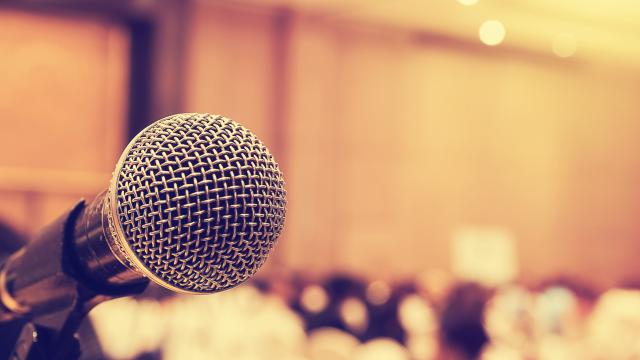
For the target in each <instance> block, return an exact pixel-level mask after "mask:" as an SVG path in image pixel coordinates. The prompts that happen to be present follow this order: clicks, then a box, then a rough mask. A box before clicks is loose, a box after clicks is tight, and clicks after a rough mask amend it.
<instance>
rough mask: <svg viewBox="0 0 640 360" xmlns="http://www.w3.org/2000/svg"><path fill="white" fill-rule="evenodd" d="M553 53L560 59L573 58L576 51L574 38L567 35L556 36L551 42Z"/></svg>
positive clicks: (571, 35)
mask: <svg viewBox="0 0 640 360" xmlns="http://www.w3.org/2000/svg"><path fill="white" fill-rule="evenodd" d="M551 49H552V50H553V53H554V54H556V55H558V56H559V57H562V58H567V57H570V56H573V54H575V53H576V50H577V49H578V44H577V41H576V38H575V36H573V34H569V33H563V34H558V35H556V37H554V38H553V41H552V42H551Z"/></svg>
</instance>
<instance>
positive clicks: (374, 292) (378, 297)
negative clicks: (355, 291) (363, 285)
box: [367, 281, 391, 305]
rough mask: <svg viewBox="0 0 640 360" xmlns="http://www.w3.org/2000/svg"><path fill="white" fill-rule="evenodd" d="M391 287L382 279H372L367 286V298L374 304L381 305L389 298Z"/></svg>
mask: <svg viewBox="0 0 640 360" xmlns="http://www.w3.org/2000/svg"><path fill="white" fill-rule="evenodd" d="M390 296H391V287H390V286H389V285H388V284H387V283H385V282H384V281H374V282H372V283H371V284H369V286H367V300H368V301H369V302H370V303H372V304H374V305H382V304H384V303H386V302H387V300H389V297H390Z"/></svg>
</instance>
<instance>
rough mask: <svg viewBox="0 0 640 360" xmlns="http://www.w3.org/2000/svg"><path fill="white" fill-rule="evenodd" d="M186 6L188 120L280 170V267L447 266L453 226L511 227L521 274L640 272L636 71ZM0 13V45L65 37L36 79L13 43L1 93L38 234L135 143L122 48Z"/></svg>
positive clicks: (374, 269) (374, 29)
mask: <svg viewBox="0 0 640 360" xmlns="http://www.w3.org/2000/svg"><path fill="white" fill-rule="evenodd" d="M188 4H189V5H188V11H187V17H186V18H185V19H184V21H185V22H186V23H187V26H186V29H185V30H186V33H185V43H186V46H185V49H186V50H185V51H186V54H185V58H184V67H185V69H184V70H185V71H184V73H185V76H184V79H182V86H183V89H182V92H181V95H182V96H183V97H184V100H183V103H184V109H183V110H184V111H190V112H191V111H197V112H213V113H220V114H225V115H227V116H230V117H232V118H234V119H236V120H238V121H240V122H242V123H244V124H246V125H247V126H248V127H249V128H250V129H252V130H253V131H254V132H255V133H256V134H257V135H258V136H260V137H261V138H262V139H264V141H265V143H266V144H267V146H269V147H270V148H271V149H273V152H274V154H275V155H276V158H277V159H278V160H279V162H281V163H282V164H283V167H284V169H285V174H286V180H287V185H288V188H287V189H288V194H289V207H288V214H287V216H288V217H287V224H286V233H285V236H284V238H283V239H282V241H281V243H280V246H279V248H278V250H277V255H276V257H275V260H274V261H271V262H270V264H271V266H274V264H275V265H284V266H290V267H292V268H294V269H299V270H303V271H308V272H312V273H323V272H328V271H334V270H348V271H357V272H363V273H365V274H367V275H371V276H387V275H388V274H395V275H406V274H414V273H416V272H420V271H424V270H429V269H434V268H437V269H445V270H446V269H450V267H451V258H450V252H451V239H452V236H453V234H454V233H456V231H458V230H459V229H461V228H467V227H472V228H473V227H477V228H499V229H504V230H505V231H506V232H507V233H509V234H512V236H513V239H514V241H515V243H516V248H517V255H518V258H519V263H520V274H521V277H522V278H523V279H525V280H535V279H540V278H541V277H546V276H554V275H559V274H564V275H567V274H568V275H578V276H579V277H582V278H587V279H593V280H594V281H596V282H597V283H598V284H600V285H611V284H613V283H616V282H619V281H621V280H623V279H626V278H628V277H635V274H636V272H637V271H638V270H640V269H638V267H637V266H636V264H635V263H636V262H635V261H634V260H635V254H636V251H637V250H638V248H639V247H640V245H637V244H636V237H637V235H638V234H639V233H640V228H639V227H640V225H637V224H638V222H637V221H636V219H635V216H636V214H637V213H638V211H637V210H640V209H638V205H637V203H638V200H639V198H640V196H639V195H640V187H639V186H638V185H637V184H638V183H639V182H638V181H637V180H640V179H638V178H639V177H640V171H639V170H638V169H640V157H638V156H637V154H638V150H640V149H638V147H640V145H637V144H638V142H637V141H636V139H635V136H636V135H635V134H637V133H638V131H639V130H640V121H638V119H639V115H640V110H638V109H636V106H635V105H636V99H635V98H636V95H635V94H636V93H637V92H638V90H639V89H638V88H639V87H640V72H639V71H638V69H637V68H632V67H629V68H616V67H614V66H612V65H611V64H609V63H606V62H603V61H602V60H591V59H590V58H586V57H579V56H578V57H575V58H572V59H566V60H560V59H555V58H552V57H551V56H547V55H542V54H539V53H532V52H527V51H524V50H523V51H520V50H518V51H512V50H510V49H508V48H506V49H500V48H488V47H487V48H484V47H481V46H469V44H468V43H465V42H460V41H457V40H456V39H447V38H443V39H438V41H432V40H429V38H424V37H420V36H416V34H414V33H412V32H411V31H410V30H407V29H399V28H394V27H384V26H379V25H375V24H370V23H362V22H357V21H349V20H332V19H331V18H330V17H326V16H322V14H317V13H313V12H304V11H301V12H294V11H289V10H283V9H280V8H268V7H264V8H261V7H256V6H244V5H238V4H235V5H234V4H227V3H221V2H216V1H193V2H189V3H188ZM0 16H3V17H4V18H3V19H2V22H1V23H2V26H3V28H4V27H5V26H7V25H5V24H13V25H10V26H9V27H8V28H9V29H14V28H15V29H14V30H13V32H11V31H10V32H6V31H5V32H0V48H4V47H8V48H10V49H20V48H22V47H31V46H35V45H34V44H44V45H42V46H45V45H47V46H54V45H51V44H60V45H55V46H58V47H57V48H56V49H54V50H55V51H53V50H51V49H49V50H47V52H43V54H45V53H46V54H47V55H46V56H30V57H29V61H36V62H43V64H44V65H42V66H43V67H44V69H49V70H47V71H42V72H41V73H39V75H34V74H33V73H32V69H34V68H38V66H40V65H37V64H36V65H37V66H36V65H29V66H28V67H25V66H24V65H23V64H24V61H23V60H20V58H19V57H17V56H18V55H15V54H21V52H19V51H18V52H15V54H14V52H12V55H11V57H9V58H8V59H9V60H7V58H4V59H2V60H1V61H2V62H3V66H2V68H3V69H9V68H10V69H14V68H15V69H17V70H12V72H13V74H12V75H11V77H9V79H13V80H11V82H9V83H8V84H13V85H11V86H6V87H5V88H4V89H5V91H6V92H11V94H2V96H0V109H1V110H2V111H4V113H5V114H6V113H7V111H9V113H10V114H12V115H11V116H10V117H6V118H10V119H12V121H5V123H6V124H8V125H6V126H8V127H7V128H8V129H11V131H13V133H12V134H11V135H8V134H7V133H3V134H0V137H1V138H0V139H1V140H2V141H1V142H0V143H2V144H0V146H5V149H4V150H3V151H2V152H0V154H5V155H4V156H3V157H0V165H1V166H4V167H6V168H7V169H14V168H20V169H21V170H19V171H23V170H24V169H29V171H35V174H36V175H35V176H32V175H31V174H32V173H31V172H24V173H23V175H16V176H18V177H17V178H18V179H28V182H29V183H30V182H32V181H33V182H34V183H36V184H38V186H40V187H38V190H37V194H38V195H37V199H38V200H37V202H36V203H35V204H38V205H33V204H34V202H33V201H31V199H32V198H31V197H28V196H31V195H25V194H32V193H33V191H32V190H31V188H27V189H26V190H24V189H22V187H21V186H22V185H21V184H22V183H21V181H22V180H19V181H15V179H14V178H11V179H10V180H7V181H5V180H2V179H0V180H2V181H4V184H9V185H5V186H4V188H5V189H9V190H8V191H7V190H5V191H4V192H3V193H2V206H3V207H2V209H9V210H2V211H4V213H2V215H4V214H7V216H9V217H12V218H14V219H15V220H16V221H17V222H20V223H21V224H23V226H26V225H24V224H29V225H28V226H29V228H31V227H32V225H31V223H32V222H31V221H26V219H27V218H28V216H30V214H31V211H40V212H47V213H49V212H51V213H53V209H54V208H55V210H56V211H62V210H61V209H60V208H61V206H59V205H56V206H53V205H52V206H50V207H49V208H50V209H51V210H42V209H46V208H47V206H45V205H39V204H41V202H45V203H46V202H47V201H49V200H46V199H49V197H53V198H57V197H59V196H63V199H62V200H61V201H60V202H56V204H60V203H65V204H67V203H68V204H69V205H70V204H71V203H72V201H71V200H70V199H75V198H76V197H77V196H79V195H82V194H85V193H89V194H91V193H93V192H95V191H98V190H99V189H100V188H101V187H102V184H106V180H104V181H103V179H102V177H103V176H104V179H107V178H108V171H110V170H111V168H112V166H113V164H114V161H115V160H114V159H115V157H116V156H117V155H118V154H119V152H120V149H121V146H122V142H123V139H124V135H121V136H119V135H118V134H123V132H122V127H123V121H124V120H123V119H124V118H125V116H124V115H123V114H122V109H123V108H124V106H125V104H126V96H125V95H124V94H126V91H125V90H124V85H123V84H124V83H125V80H126V74H125V73H126V71H123V69H124V68H126V66H125V60H124V59H126V44H127V38H126V34H123V33H122V31H121V30H119V28H118V27H117V26H114V25H111V24H107V23H102V22H99V21H98V22H96V21H93V20H81V19H77V18H64V19H50V18H47V19H44V20H43V19H38V21H37V24H39V25H37V26H36V28H37V29H40V28H44V27H46V28H47V29H48V31H47V32H46V35H44V36H45V37H43V35H42V31H39V32H37V36H36V32H35V30H30V29H32V28H31V25H29V24H30V23H29V22H28V21H25V18H24V17H31V16H34V17H35V16H38V15H16V14H8V13H6V12H2V13H0ZM27 20H28V19H27ZM54 23H55V24H56V25H55V26H53V24H54ZM56 26H57V27H58V28H59V29H63V28H64V27H65V26H70V27H74V29H76V31H73V34H74V35H72V36H70V35H69V34H70V32H69V31H65V30H60V31H61V32H62V33H64V34H62V33H60V34H58V33H57V32H56V31H57V30H56V29H57V28H56ZM30 31H32V32H33V33H32V35H29V34H31V33H30ZM12 34H13V35H12ZM17 34H20V36H21V38H20V39H22V40H17V39H18V35H17ZM56 34H58V35H56ZM12 36H13V37H12ZM29 36H31V37H32V38H31V40H28V39H29ZM56 36H57V37H56ZM43 51H44V50H43ZM50 53H51V54H55V56H53V55H49V54H50ZM60 56H65V57H64V58H57V57H60ZM7 61H8V62H7ZM38 64H39V63H38ZM20 69H27V70H20ZM5 71H6V70H5ZM21 71H22V72H21ZM54 76H55V78H53V79H50V78H51V77H54ZM87 79H89V80H87ZM25 84H26V85H25ZM33 84H39V87H38V88H39V89H41V90H38V91H42V92H43V94H40V96H38V101H34V102H33V106H24V104H25V101H24V99H25V98H27V95H28V94H33V93H28V94H27V95H23V96H22V97H20V96H18V95H16V93H15V91H16V89H23V88H24V87H25V86H27V85H30V87H29V91H33V88H32V87H31V86H32V85H33ZM87 84H90V86H88V85H87ZM65 89H66V90H65ZM0 91H2V90H0ZM19 91H20V90H19ZM25 91H26V90H25ZM65 91H69V92H72V94H73V95H68V93H66V92H65ZM9 95H11V96H9ZM29 96H31V95H29ZM11 99H13V100H11ZM41 99H44V100H41ZM42 114H47V118H44V117H43V116H42ZM27 124H28V125H27ZM33 129H41V131H40V130H37V131H38V134H37V136H36V135H33V134H34V133H33ZM105 134H106V135H105ZM30 135H33V136H30ZM49 135H51V136H49ZM54 135H55V136H54ZM80 135H82V136H80ZM105 136H106V137H105ZM17 139H23V140H20V141H18V140H17ZM36 139H37V140H36ZM61 139H64V140H61ZM72 139H77V141H78V143H72V142H71V140H72ZM73 149H86V150H83V151H73ZM7 154H12V155H7ZM52 169H54V170H55V174H56V176H61V177H62V178H61V179H62V180H60V181H57V182H56V183H57V184H63V185H64V186H66V187H64V190H55V191H54V190H47V189H48V188H47V186H48V185H47V184H49V183H50V182H51V181H50V179H49V178H50V177H49V176H48V175H47V176H42V175H41V174H49V173H44V172H43V171H44V170H47V171H49V170H52ZM0 173H2V174H7V173H9V174H11V172H6V171H2V172H0ZM24 174H26V175H24ZM2 176H3V177H8V176H7V175H2ZM12 179H14V180H12ZM33 179H36V180H33ZM82 179H84V180H82ZM2 181H0V184H3V182H2ZM11 181H13V182H11ZM25 181H26V180H25ZM22 182H24V181H22ZM42 184H45V185H42ZM65 184H66V185H65ZM68 184H73V185H68ZM77 184H80V185H77ZM97 184H101V186H97ZM60 186H62V185H60ZM94 188H96V189H95V190H93V189H94ZM58 192H60V193H64V195H58ZM41 193H44V194H46V195H43V196H41V195H40V194H41ZM40 201H41V202H40ZM51 201H54V200H51ZM56 201H57V200H56ZM30 209H31V210H30ZM33 209H35V210H33ZM46 217H47V216H44V215H43V216H39V217H38V219H40V218H42V219H44V218H46ZM36 223H38V224H40V223H42V221H40V220H38V221H36Z"/></svg>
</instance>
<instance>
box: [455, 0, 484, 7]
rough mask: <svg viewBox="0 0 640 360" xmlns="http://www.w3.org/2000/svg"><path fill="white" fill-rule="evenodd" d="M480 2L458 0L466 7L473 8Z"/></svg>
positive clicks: (475, 0)
mask: <svg viewBox="0 0 640 360" xmlns="http://www.w3.org/2000/svg"><path fill="white" fill-rule="evenodd" d="M478 1H479V0H458V2H459V3H460V4H462V5H464V6H472V5H475V4H477V3H478Z"/></svg>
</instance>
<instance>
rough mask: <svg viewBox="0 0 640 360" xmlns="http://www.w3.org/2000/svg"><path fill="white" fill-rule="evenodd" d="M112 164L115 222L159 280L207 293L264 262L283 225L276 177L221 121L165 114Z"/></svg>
mask: <svg viewBox="0 0 640 360" xmlns="http://www.w3.org/2000/svg"><path fill="white" fill-rule="evenodd" d="M121 162H122V163H121V165H120V168H119V171H117V173H116V174H115V175H114V176H116V179H115V189H114V191H115V200H116V204H115V210H116V216H117V218H118V219H119V220H120V223H121V225H122V228H123V232H124V235H125V237H126V241H127V242H128V244H129V245H130V247H131V248H132V250H133V251H134V253H135V254H136V255H137V257H138V259H139V260H140V261H141V262H142V263H143V264H144V266H145V267H146V268H147V269H148V270H150V271H151V272H152V273H153V274H155V275H156V276H157V277H158V278H160V279H161V280H162V281H164V282H166V283H168V284H171V285H173V286H175V287H177V288H179V289H182V290H185V291H189V292H203V293H207V292H216V291H220V290H225V289H227V288H230V287H233V286H235V285H237V284H239V283H241V282H243V281H245V280H246V279H247V278H249V277H250V276H251V275H253V273H255V271H256V270H257V269H258V268H259V267H260V266H262V264H263V263H264V262H265V260H266V258H267V255H268V254H269V252H270V251H271V248H272V247H273V246H274V244H275V242H276V239H277V238H278V236H279V235H280V232H281V230H282V227H283V224H284V217H285V203H286V200H285V190H284V180H283V176H282V173H281V172H280V170H279V168H278V164H277V163H276V162H275V161H274V159H273V157H272V155H271V154H270V153H269V150H267V148H266V147H265V146H264V145H263V144H262V142H260V140H258V139H257V138H256V137H255V136H254V135H253V134H252V133H251V132H250V131H249V130H247V129H245V128H244V127H242V126H241V125H239V124H237V123H236V122H234V121H232V120H230V119H227V118H225V117H222V116H216V115H209V114H178V115H173V116H169V117H166V118H164V119H162V120H159V121H157V122H156V123H154V124H153V125H151V126H150V127H148V128H147V129H145V130H144V131H143V133H142V134H141V135H140V136H138V137H137V138H136V139H135V140H134V142H133V144H132V145H131V146H130V149H129V151H128V153H127V154H125V155H124V159H123V160H121Z"/></svg>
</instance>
